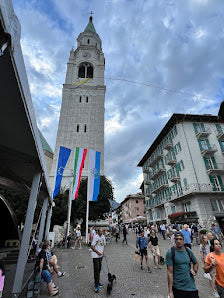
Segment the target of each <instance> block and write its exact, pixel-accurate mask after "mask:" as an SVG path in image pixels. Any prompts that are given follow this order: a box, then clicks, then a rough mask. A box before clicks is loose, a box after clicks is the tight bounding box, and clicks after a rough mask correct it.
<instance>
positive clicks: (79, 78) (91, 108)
mask: <svg viewBox="0 0 224 298" xmlns="http://www.w3.org/2000/svg"><path fill="white" fill-rule="evenodd" d="M104 70H105V59H104V53H103V51H102V42H101V39H100V37H99V35H98V34H97V33H96V30H95V28H94V25H93V22H92V17H90V19H89V23H88V25H87V26H86V28H85V30H84V32H82V33H80V34H79V36H78V38H77V48H76V50H73V49H72V50H71V51H70V57H69V61H68V64H67V72H66V79H65V84H64V85H63V90H62V105H61V112H60V119H59V126H58V132H57V140H56V146H55V151H54V160H53V165H52V171H51V186H52V188H53V184H54V177H55V173H56V168H57V158H58V152H59V148H60V146H64V147H66V148H70V149H71V150H72V152H71V155H70V157H69V160H68V164H67V165H66V168H65V171H64V175H63V179H62V187H65V188H67V187H69V185H70V183H71V181H72V177H73V168H74V149H75V147H80V148H86V149H93V150H96V151H99V152H101V174H103V173H104V110H105V108H104V106H105V104H104V103H105V92H106V87H105V85H104ZM80 82H81V84H80ZM88 167H89V165H88V153H87V157H86V161H85V166H84V168H83V172H82V176H85V177H87V176H88Z"/></svg>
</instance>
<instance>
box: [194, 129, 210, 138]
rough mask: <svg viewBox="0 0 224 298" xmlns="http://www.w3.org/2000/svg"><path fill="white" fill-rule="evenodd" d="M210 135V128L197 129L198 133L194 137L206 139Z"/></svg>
mask: <svg viewBox="0 0 224 298" xmlns="http://www.w3.org/2000/svg"><path fill="white" fill-rule="evenodd" d="M210 133H211V130H210V128H201V129H199V128H198V131H197V132H196V137H197V138H201V137H207V136H208V135H209V134H210Z"/></svg>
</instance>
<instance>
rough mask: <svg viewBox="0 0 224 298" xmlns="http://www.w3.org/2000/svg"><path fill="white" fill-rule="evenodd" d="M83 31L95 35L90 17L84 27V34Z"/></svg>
mask: <svg viewBox="0 0 224 298" xmlns="http://www.w3.org/2000/svg"><path fill="white" fill-rule="evenodd" d="M85 31H91V32H93V33H96V30H95V27H94V25H93V19H92V17H90V18H89V23H88V25H87V26H86V28H85V30H84V32H85Z"/></svg>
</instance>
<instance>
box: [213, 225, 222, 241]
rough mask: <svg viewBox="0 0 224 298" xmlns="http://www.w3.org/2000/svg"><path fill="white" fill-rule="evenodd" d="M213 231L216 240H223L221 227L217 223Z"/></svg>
mask: <svg viewBox="0 0 224 298" xmlns="http://www.w3.org/2000/svg"><path fill="white" fill-rule="evenodd" d="M213 230H214V232H215V236H216V238H218V239H219V240H221V236H222V232H221V230H220V227H219V225H218V224H217V223H215V226H214V227H213Z"/></svg>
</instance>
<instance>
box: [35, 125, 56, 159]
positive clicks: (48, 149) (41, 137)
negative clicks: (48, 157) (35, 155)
mask: <svg viewBox="0 0 224 298" xmlns="http://www.w3.org/2000/svg"><path fill="white" fill-rule="evenodd" d="M38 130H39V129H38ZM39 134H40V140H41V144H42V148H43V150H46V151H48V152H50V153H52V154H54V152H53V151H52V149H51V147H50V145H49V144H48V142H47V141H46V139H45V137H44V136H43V135H42V133H41V131H40V130H39Z"/></svg>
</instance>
